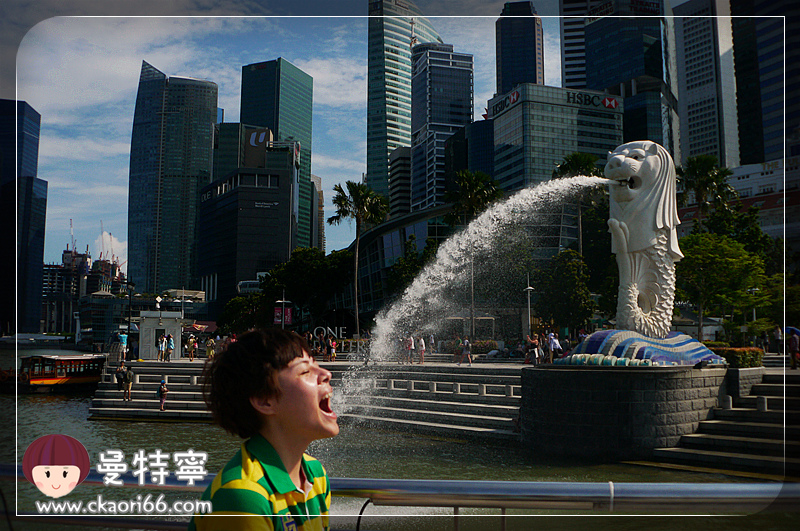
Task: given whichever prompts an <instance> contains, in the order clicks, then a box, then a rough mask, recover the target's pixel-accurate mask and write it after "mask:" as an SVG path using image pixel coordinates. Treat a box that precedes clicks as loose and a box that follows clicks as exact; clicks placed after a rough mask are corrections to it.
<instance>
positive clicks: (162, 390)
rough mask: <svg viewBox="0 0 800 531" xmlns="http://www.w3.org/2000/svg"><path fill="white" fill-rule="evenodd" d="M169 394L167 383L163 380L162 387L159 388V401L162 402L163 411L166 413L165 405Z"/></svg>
mask: <svg viewBox="0 0 800 531" xmlns="http://www.w3.org/2000/svg"><path fill="white" fill-rule="evenodd" d="M167 393H169V389H167V381H166V380H161V386H160V387H159V388H158V399H159V400H160V401H161V411H164V409H165V408H164V404H165V403H166V401H167Z"/></svg>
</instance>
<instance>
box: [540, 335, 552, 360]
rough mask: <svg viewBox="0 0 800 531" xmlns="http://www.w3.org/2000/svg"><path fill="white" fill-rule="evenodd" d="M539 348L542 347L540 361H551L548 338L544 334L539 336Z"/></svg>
mask: <svg viewBox="0 0 800 531" xmlns="http://www.w3.org/2000/svg"><path fill="white" fill-rule="evenodd" d="M539 348H541V349H542V363H552V362H553V357H552V356H553V355H552V352H550V338H549V336H546V335H544V334H542V335H540V336H539Z"/></svg>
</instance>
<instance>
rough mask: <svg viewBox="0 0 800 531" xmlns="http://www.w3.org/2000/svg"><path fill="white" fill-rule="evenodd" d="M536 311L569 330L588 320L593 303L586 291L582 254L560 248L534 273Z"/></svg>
mask: <svg viewBox="0 0 800 531" xmlns="http://www.w3.org/2000/svg"><path fill="white" fill-rule="evenodd" d="M536 280H537V292H538V295H539V296H538V298H537V300H536V304H535V307H536V313H537V314H538V315H540V316H541V317H542V319H544V320H545V321H550V322H552V323H553V324H554V325H556V326H566V327H568V328H570V329H571V330H574V329H577V328H580V327H582V326H584V325H586V324H587V323H588V322H589V319H591V317H592V312H593V311H594V302H593V301H592V297H591V293H590V292H589V287H588V284H587V282H588V280H589V272H588V268H587V267H586V263H585V262H584V261H583V257H582V256H581V255H580V254H578V253H576V252H575V251H573V250H571V249H567V250H565V251H561V252H560V253H558V255H556V257H555V258H554V259H553V260H552V261H551V262H550V263H549V264H548V265H547V267H545V268H544V270H542V271H540V272H539V274H538V275H537V279H536Z"/></svg>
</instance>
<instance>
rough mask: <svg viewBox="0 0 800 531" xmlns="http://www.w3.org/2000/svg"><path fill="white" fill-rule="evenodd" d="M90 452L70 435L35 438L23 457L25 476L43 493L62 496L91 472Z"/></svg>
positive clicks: (56, 496)
mask: <svg viewBox="0 0 800 531" xmlns="http://www.w3.org/2000/svg"><path fill="white" fill-rule="evenodd" d="M90 468H91V463H90V462H89V453H88V452H87V451H86V448H84V446H83V444H81V442H80V441H79V440H78V439H75V438H73V437H70V436H68V435H58V434H56V435H44V436H43V437H39V438H38V439H36V440H35V441H33V442H32V443H31V444H30V446H28V449H27V450H25V456H24V457H23V458H22V471H23V473H24V474H25V478H26V479H27V480H28V481H30V482H31V483H33V484H34V485H36V487H37V488H38V489H39V490H40V491H42V494H45V495H47V496H50V497H51V498H60V497H61V496H64V495H66V494H69V493H70V492H72V490H73V489H74V488H75V487H76V486H77V485H78V484H79V483H81V482H82V481H83V480H84V479H86V476H87V475H88V474H89V469H90Z"/></svg>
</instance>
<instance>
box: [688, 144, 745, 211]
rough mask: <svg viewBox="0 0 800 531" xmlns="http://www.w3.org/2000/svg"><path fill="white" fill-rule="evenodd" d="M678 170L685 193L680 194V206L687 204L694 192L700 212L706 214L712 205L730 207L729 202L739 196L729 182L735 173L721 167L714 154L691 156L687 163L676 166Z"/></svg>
mask: <svg viewBox="0 0 800 531" xmlns="http://www.w3.org/2000/svg"><path fill="white" fill-rule="evenodd" d="M676 172H677V174H678V178H679V182H680V184H681V186H682V189H683V190H682V192H683V193H681V194H678V206H686V203H687V201H688V193H689V192H693V193H694V200H695V202H696V203H697V205H698V209H699V210H700V213H701V214H703V215H706V214H708V212H709V210H710V209H711V208H712V207H713V209H714V210H719V209H723V210H724V209H726V208H728V202H729V201H731V200H733V199H737V198H738V197H739V194H737V193H736V190H734V189H733V188H732V187H731V186H730V185H729V184H728V177H730V176H731V175H733V173H732V172H731V170H729V169H728V168H723V167H720V166H719V164H717V157H715V156H713V155H698V156H696V157H689V158H688V159H687V160H686V165H685V166H683V167H678V168H676Z"/></svg>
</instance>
